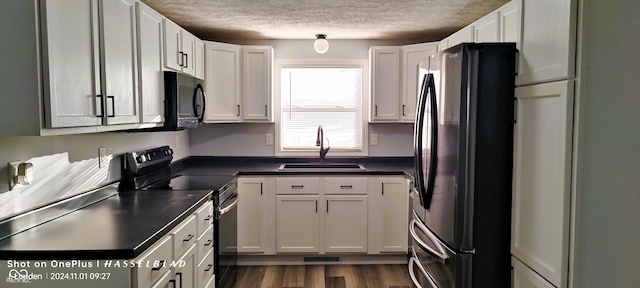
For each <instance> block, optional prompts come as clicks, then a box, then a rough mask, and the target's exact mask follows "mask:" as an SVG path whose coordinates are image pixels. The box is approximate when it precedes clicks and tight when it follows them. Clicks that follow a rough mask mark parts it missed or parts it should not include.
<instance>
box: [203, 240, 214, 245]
mask: <svg viewBox="0 0 640 288" xmlns="http://www.w3.org/2000/svg"><path fill="white" fill-rule="evenodd" d="M211 243H213V240H211V239H209V240H208V241H207V243H204V246H209V245H211Z"/></svg>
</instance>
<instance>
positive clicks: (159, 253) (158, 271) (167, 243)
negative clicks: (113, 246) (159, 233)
mask: <svg viewBox="0 0 640 288" xmlns="http://www.w3.org/2000/svg"><path fill="white" fill-rule="evenodd" d="M171 244H172V242H171V237H170V236H168V235H167V236H165V237H163V238H162V239H160V240H158V242H156V243H154V244H153V245H152V246H151V247H149V249H147V250H145V251H144V252H143V253H142V254H141V255H140V256H138V257H137V258H136V259H135V260H134V261H135V262H138V261H141V262H140V263H151V264H149V265H146V264H145V265H140V266H138V265H136V266H134V267H133V279H134V281H135V287H138V288H147V287H150V286H151V285H152V284H154V283H156V282H158V281H160V280H161V278H163V277H164V275H165V274H167V273H169V272H170V271H169V269H170V268H169V265H170V264H171V261H172V260H173V257H172V256H171V255H172V254H171ZM154 263H161V264H162V265H158V266H157V267H153V264H154ZM147 266H149V267H147Z"/></svg>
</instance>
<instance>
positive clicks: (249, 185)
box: [238, 178, 273, 253]
mask: <svg viewBox="0 0 640 288" xmlns="http://www.w3.org/2000/svg"><path fill="white" fill-rule="evenodd" d="M266 186H267V185H266V179H265V178H239V179H238V197H239V201H238V252H240V253H265V252H266V246H265V243H266V241H267V230H266V228H267V226H266V223H265V221H267V218H266V217H267V213H266V209H267V195H266V193H265V189H266V188H267V187H266ZM272 232H273V231H272Z"/></svg>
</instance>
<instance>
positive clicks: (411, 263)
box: [409, 257, 439, 288]
mask: <svg viewBox="0 0 640 288" xmlns="http://www.w3.org/2000/svg"><path fill="white" fill-rule="evenodd" d="M416 259H417V258H416V257H411V258H409V276H410V277H411V281H412V282H413V284H415V285H416V287H418V288H423V287H422V286H421V285H420V283H419V281H418V279H417V278H416V275H415V273H413V267H414V266H417V267H418V269H419V270H420V272H421V273H422V274H423V275H424V278H426V279H427V281H429V286H430V287H431V288H439V287H438V284H436V283H435V282H434V281H433V279H431V276H430V275H429V273H427V271H425V269H424V267H422V265H421V264H420V263H419V261H417V260H416Z"/></svg>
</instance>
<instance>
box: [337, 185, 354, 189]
mask: <svg viewBox="0 0 640 288" xmlns="http://www.w3.org/2000/svg"><path fill="white" fill-rule="evenodd" d="M352 188H353V185H340V189H352Z"/></svg>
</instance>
